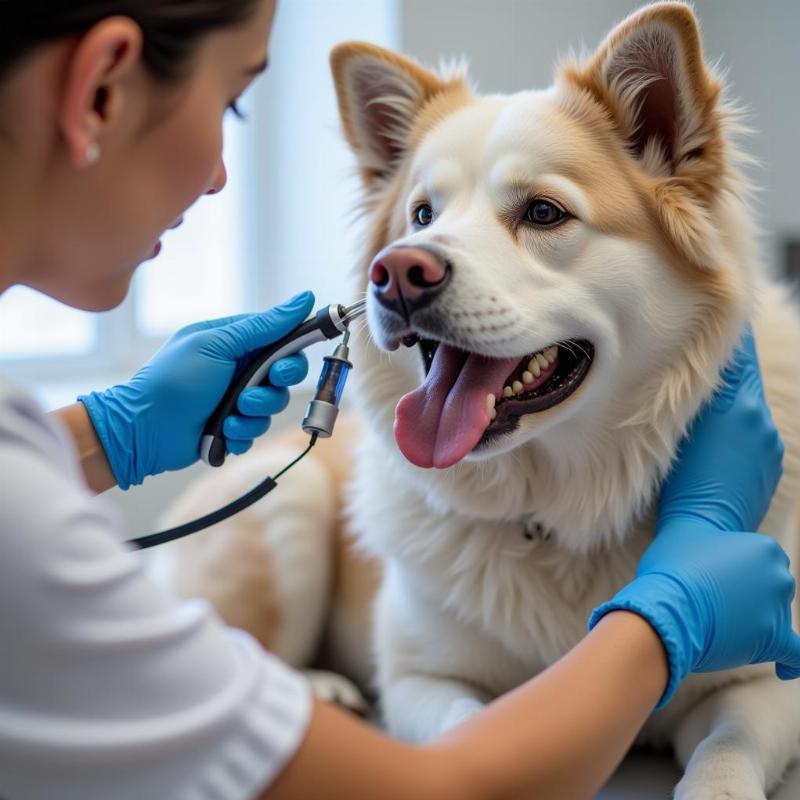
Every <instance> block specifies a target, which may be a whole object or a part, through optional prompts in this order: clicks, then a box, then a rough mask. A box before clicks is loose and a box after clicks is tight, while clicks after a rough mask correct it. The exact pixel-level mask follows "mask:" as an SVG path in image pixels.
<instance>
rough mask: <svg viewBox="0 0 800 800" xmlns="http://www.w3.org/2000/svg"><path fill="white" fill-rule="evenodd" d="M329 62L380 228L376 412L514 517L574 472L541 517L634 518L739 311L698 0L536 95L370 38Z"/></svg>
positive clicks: (727, 151)
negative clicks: (494, 493)
mask: <svg viewBox="0 0 800 800" xmlns="http://www.w3.org/2000/svg"><path fill="white" fill-rule="evenodd" d="M332 65H333V71H334V77H335V82H336V87H337V91H338V96H339V104H340V111H341V116H342V120H343V126H344V131H345V135H346V137H347V139H348V141H349V143H350V145H351V147H352V148H353V150H354V152H355V154H356V156H357V158H358V162H359V166H360V169H361V173H362V178H363V182H364V186H365V189H366V205H367V210H368V214H369V219H370V242H369V246H368V253H367V256H368V257H367V259H366V260H365V263H364V264H363V267H362V269H363V271H362V274H361V287H362V289H363V288H366V290H367V295H368V308H369V315H368V319H369V331H370V334H371V337H370V338H371V340H372V341H370V342H362V346H363V352H361V353H359V359H360V361H359V365H358V367H359V370H357V371H359V372H360V373H361V380H360V382H359V387H360V388H359V393H360V394H361V395H362V398H363V399H364V400H365V402H366V403H367V404H368V406H369V408H370V412H371V414H372V415H373V416H375V417H376V419H377V424H378V425H379V426H383V428H384V429H385V430H386V431H387V432H388V431H389V430H391V426H390V424H388V423H390V419H391V417H390V416H388V415H393V416H394V419H393V420H392V422H393V428H394V435H395V438H396V442H397V445H398V446H399V449H400V451H401V452H402V453H403V454H404V456H405V458H406V459H407V460H408V461H409V462H411V463H412V464H414V465H416V466H417V467H422V468H430V467H438V468H453V467H454V465H458V466H457V467H454V469H455V470H460V471H461V474H462V475H463V480H465V481H469V480H470V476H472V478H473V479H474V484H475V486H476V487H477V486H478V485H479V484H481V482H485V481H486V480H489V481H490V482H492V483H495V484H500V483H505V485H506V487H507V488H506V491H507V494H508V504H509V505H510V506H511V508H510V509H509V511H510V513H517V512H521V511H522V510H524V509H523V506H525V505H526V504H528V505H529V504H530V501H531V495H532V494H533V495H536V494H537V493H539V494H540V495H541V493H544V492H547V493H550V494H551V495H552V493H558V492H561V493H564V494H567V495H569V493H570V481H571V482H572V486H573V487H575V488H574V489H573V492H574V491H575V490H577V491H579V492H580V493H587V497H577V498H576V497H575V496H574V494H573V496H572V497H571V498H570V497H569V496H568V497H567V498H565V500H564V503H563V504H571V506H572V508H573V511H574V510H575V509H583V511H584V513H583V514H582V515H581V514H578V515H575V514H574V513H573V515H572V516H571V517H570V516H567V517H565V516H564V515H563V514H562V515H561V516H560V517H559V515H558V514H555V517H554V518H552V519H547V514H546V513H545V514H543V516H544V517H545V521H546V522H549V523H551V524H555V525H559V524H560V525H564V524H569V525H571V526H573V527H576V526H577V527H584V526H585V527H587V528H590V527H593V526H596V525H598V524H603V522H605V524H606V525H608V526H611V527H612V528H615V529H618V528H620V527H621V526H624V525H625V524H626V522H627V520H628V519H629V516H630V514H631V513H633V512H635V511H636V510H640V509H641V507H642V505H643V504H644V503H646V502H647V501H648V500H649V498H650V495H651V493H652V489H653V486H654V485H655V483H656V481H657V479H658V477H659V476H660V475H661V474H663V471H664V470H665V469H666V468H667V466H668V464H669V461H670V459H671V457H672V455H673V453H674V448H675V443H676V441H677V438H678V437H679V436H680V434H681V433H682V432H683V431H684V430H685V426H686V424H687V422H688V421H689V419H690V418H691V416H692V415H693V414H694V413H695V412H696V410H697V408H698V406H699V404H700V403H701V402H702V401H703V399H704V398H705V397H706V396H707V395H708V393H709V392H710V391H711V390H712V388H713V387H714V385H715V382H716V381H717V379H718V375H719V370H720V368H721V366H722V364H723V363H724V361H725V359H726V358H727V357H728V356H729V355H730V353H731V350H732V347H733V346H734V344H735V341H736V338H737V335H738V333H739V331H740V329H741V326H742V323H743V321H744V319H745V318H746V316H747V315H748V314H749V311H750V296H751V280H752V278H751V273H752V271H753V269H754V265H753V263H752V262H753V261H754V253H753V247H752V235H751V222H750V219H749V215H748V207H747V202H746V196H745V195H744V194H743V186H744V184H743V182H742V179H741V177H740V176H739V174H738V173H737V172H736V168H735V162H736V153H735V151H734V150H733V148H732V146H731V143H730V141H729V137H730V133H731V128H732V126H733V123H732V117H731V114H730V112H729V111H728V110H727V109H726V108H725V106H724V104H723V103H722V100H721V94H722V84H721V82H720V80H719V79H718V78H717V77H715V76H714V75H713V73H712V72H711V71H710V70H709V69H708V68H707V67H706V65H705V64H704V62H703V56H702V50H701V41H700V36H699V31H698V26H697V22H696V20H695V17H694V15H693V14H692V12H691V10H690V9H689V8H688V7H687V6H685V5H683V4H681V3H672V2H670V3H660V4H655V5H651V6H648V7H647V8H645V9H643V10H642V11H640V12H638V13H637V14H635V15H633V16H632V17H630V18H629V19H628V20H626V21H625V22H624V23H622V24H621V25H620V26H619V27H618V28H617V29H615V30H614V31H613V32H612V33H611V34H610V36H609V37H608V38H607V40H606V41H605V42H604V43H603V44H602V46H601V47H600V48H599V50H598V51H597V52H596V53H595V54H594V55H593V56H592V57H591V58H590V59H588V60H586V61H585V62H583V63H578V62H576V61H572V62H570V63H568V64H565V65H563V66H561V67H560V68H559V70H558V72H557V76H556V81H555V83H554V85H553V86H552V87H551V88H549V89H546V90H544V91H530V92H522V93H519V94H515V95H496V96H486V97H478V96H476V95H475V94H474V93H473V91H472V90H471V88H470V86H469V85H468V83H467V81H466V79H465V78H464V77H463V75H460V74H457V73H456V74H452V75H449V76H447V75H437V74H434V73H432V72H429V71H427V70H425V69H423V68H421V67H420V66H418V65H417V64H415V63H413V62H411V61H409V60H407V59H405V58H403V57H401V56H399V55H397V54H395V53H391V52H388V51H385V50H382V49H380V48H377V47H374V46H371V45H367V44H362V43H347V44H343V45H340V46H339V47H338V48H337V49H336V50H335V51H334V53H333V56H332ZM380 351H384V352H383V353H380ZM387 353H388V354H389V355H388V356H387V355H386V354H387ZM395 407H396V410H395ZM387 412H388V414H387ZM509 453H512V455H510V456H508V455H506V454H509ZM519 472H524V476H521V475H519V474H515V473H519ZM428 480H430V479H428ZM434 480H436V479H434ZM462 483H463V481H462ZM512 484H513V486H514V487H518V488H516V489H514V488H508V486H511V485H512ZM437 485H440V486H441V487H442V489H443V491H445V492H447V491H449V490H448V489H447V488H446V487H448V486H452V485H453V482H452V480H443V481H441V482H440V484H437ZM537 487H538V488H537ZM578 487H580V488H578ZM480 494H481V493H480V491H478V490H477V489H476V491H475V492H472V493H471V494H470V497H474V498H475V503H476V505H480V503H481V502H482V501H481V500H480V499H478V498H479V497H480ZM588 495H591V497H589V496H588ZM609 497H614V498H619V502H618V503H617V504H616V505H617V506H618V508H616V509H615V510H614V511H613V512H612V511H609V510H608V509H606V512H607V513H606V512H603V511H602V509H603V507H604V506H605V505H607V504H609ZM542 499H543V498H542V497H541V496H539V497H538V498H537V502H536V506H537V509H539V508H540V507H541V505H542ZM551 499H552V498H551ZM458 502H459V503H461V502H466V503H467V504H469V503H470V502H471V501H470V499H469V498H465V496H464V492H463V491H462V492H461V493H460V495H459V499H458ZM612 505H613V504H612ZM528 510H532V509H528ZM604 514H605V516H604ZM578 517H579V518H580V519H578Z"/></svg>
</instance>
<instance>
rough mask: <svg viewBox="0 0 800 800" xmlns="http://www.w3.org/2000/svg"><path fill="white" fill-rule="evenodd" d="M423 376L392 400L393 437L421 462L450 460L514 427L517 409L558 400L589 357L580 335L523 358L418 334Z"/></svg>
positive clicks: (582, 374) (578, 379) (534, 409)
mask: <svg viewBox="0 0 800 800" xmlns="http://www.w3.org/2000/svg"><path fill="white" fill-rule="evenodd" d="M403 344H405V345H406V346H408V347H412V346H414V345H416V344H419V347H420V350H421V351H422V356H423V359H424V363H425V372H426V379H425V381H424V382H423V384H422V385H421V386H420V387H419V388H418V389H415V390H414V391H413V392H410V393H409V394H407V395H406V396H405V397H403V399H402V400H401V401H400V402H399V403H398V405H397V412H396V416H395V438H396V439H397V444H398V446H399V447H400V450H401V451H402V452H403V455H405V457H406V458H407V459H408V460H409V461H411V462H412V463H413V464H416V465H417V466H419V467H426V468H428V467H439V468H444V467H450V466H452V465H453V464H456V463H458V462H459V461H461V459H463V458H464V457H465V456H466V455H468V454H469V453H470V452H472V451H473V450H474V449H475V448H476V447H478V446H479V445H482V444H485V443H487V442H489V441H490V440H491V439H492V438H494V437H495V436H498V435H500V434H503V433H508V432H510V431H512V430H513V429H514V428H515V427H516V425H517V422H518V420H519V419H520V417H523V416H525V415H527V414H535V413H538V412H540V411H546V410H547V409H549V408H552V407H553V406H556V405H558V404H559V403H563V402H564V401H565V400H566V399H567V398H568V397H570V396H571V395H572V394H573V393H574V392H575V391H576V389H578V387H579V386H580V385H581V384H582V383H583V381H584V379H585V378H586V375H587V374H588V372H589V368H590V367H591V365H592V361H593V360H594V346H593V345H592V344H591V342H589V341H586V340H584V339H577V340H571V341H566V342H561V343H558V344H554V345H551V346H550V347H546V348H544V349H543V350H540V351H538V352H536V353H529V354H528V355H526V356H524V357H523V358H521V359H520V358H519V357H514V358H488V357H486V356H481V355H478V354H476V353H468V352H466V351H464V350H459V349H458V348H456V347H453V346H452V345H448V344H444V343H437V342H434V341H432V340H429V339H419V338H418V337H417V336H415V335H411V336H407V337H405V338H404V339H403Z"/></svg>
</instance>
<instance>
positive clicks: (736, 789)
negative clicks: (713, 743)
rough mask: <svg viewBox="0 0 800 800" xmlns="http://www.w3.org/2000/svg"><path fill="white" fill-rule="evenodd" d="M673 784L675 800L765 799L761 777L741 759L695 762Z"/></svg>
mask: <svg viewBox="0 0 800 800" xmlns="http://www.w3.org/2000/svg"><path fill="white" fill-rule="evenodd" d="M697 767H700V769H697V768H696V769H693V770H690V771H689V772H687V774H686V775H684V777H683V780H681V782H680V783H679V784H678V785H677V787H675V795H674V798H675V800H767V796H766V794H764V789H763V787H762V784H761V781H759V779H758V777H757V776H756V775H755V773H754V771H753V770H752V768H751V767H750V766H749V765H748V764H747V763H743V762H742V760H741V759H736V760H735V761H734V760H729V761H727V763H726V760H725V759H720V760H716V761H715V762H714V763H710V762H707V763H704V764H698V765H697Z"/></svg>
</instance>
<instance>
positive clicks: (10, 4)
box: [0, 0, 258, 82]
mask: <svg viewBox="0 0 800 800" xmlns="http://www.w3.org/2000/svg"><path fill="white" fill-rule="evenodd" d="M257 3H258V0H0V81H2V80H3V79H4V78H5V77H6V76H7V74H8V73H9V72H10V71H11V69H12V68H13V67H14V66H15V65H16V64H17V63H18V62H19V61H20V60H21V59H22V58H24V57H25V56H26V55H28V54H29V53H32V52H33V51H34V50H35V49H36V48H37V47H40V46H41V45H44V44H47V43H48V42H52V41H55V40H57V39H61V38H63V37H67V36H77V35H80V34H82V33H85V32H86V31H88V30H89V29H90V28H91V27H92V26H93V25H95V24H96V23H98V22H100V21H101V20H103V19H105V18H106V17H114V16H124V17H130V18H131V19H132V20H134V21H135V22H137V23H138V24H139V26H140V27H141V29H142V32H143V34H144V50H143V54H142V56H143V60H144V63H145V64H146V65H147V67H148V68H149V69H150V71H151V72H152V74H153V75H154V76H155V77H156V78H158V79H160V80H162V81H165V82H170V81H175V80H179V79H180V78H181V77H183V75H184V74H185V72H186V71H187V70H188V67H189V63H190V60H191V56H192V54H193V52H194V49H195V47H196V46H197V44H198V43H199V41H200V39H201V38H202V37H203V36H204V35H206V34H208V33H211V32H212V31H214V30H215V29H218V28H225V27H227V26H231V25H235V24H236V23H238V22H242V21H244V20H245V19H247V17H248V16H249V15H250V14H251V13H254V11H255V8H256V5H257Z"/></svg>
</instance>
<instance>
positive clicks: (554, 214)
mask: <svg viewBox="0 0 800 800" xmlns="http://www.w3.org/2000/svg"><path fill="white" fill-rule="evenodd" d="M566 218H567V212H566V211H564V209H563V208H559V207H558V206H557V205H556V204H555V203H551V202H550V201H549V200H534V201H533V202H532V203H531V204H530V205H529V206H528V209H527V211H526V212H525V217H524V220H525V222H530V223H531V224H532V225H540V226H544V227H549V226H553V225H557V224H558V223H559V222H563V221H564V220H565V219H566Z"/></svg>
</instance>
